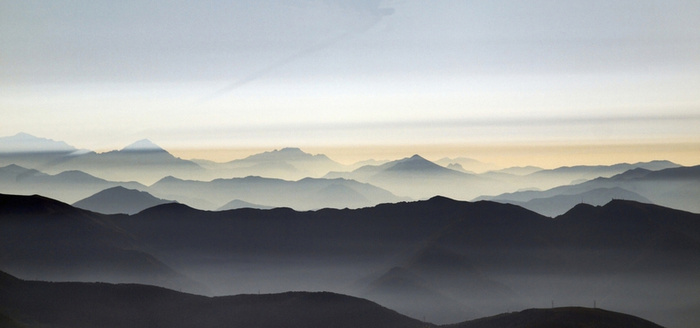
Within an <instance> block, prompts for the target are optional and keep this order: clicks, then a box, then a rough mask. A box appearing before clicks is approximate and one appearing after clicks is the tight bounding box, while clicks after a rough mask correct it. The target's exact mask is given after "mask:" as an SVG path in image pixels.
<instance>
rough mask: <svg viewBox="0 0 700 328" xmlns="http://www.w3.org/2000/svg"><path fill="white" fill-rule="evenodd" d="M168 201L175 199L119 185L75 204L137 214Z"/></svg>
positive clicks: (112, 211) (105, 210)
mask: <svg viewBox="0 0 700 328" xmlns="http://www.w3.org/2000/svg"><path fill="white" fill-rule="evenodd" d="M166 203H173V201H172V200H165V199H160V198H156V197H153V196H152V195H151V194H149V193H147V192H145V191H139V190H135V189H127V188H124V187H122V186H117V187H112V188H109V189H105V190H102V191H100V192H98V193H96V194H94V195H92V196H90V197H87V198H84V199H81V200H79V201H77V202H75V203H73V206H75V207H78V208H82V209H86V210H89V211H93V212H98V213H102V214H120V213H123V214H136V213H138V212H141V211H143V210H145V209H147V208H149V207H153V206H156V205H160V204H166Z"/></svg>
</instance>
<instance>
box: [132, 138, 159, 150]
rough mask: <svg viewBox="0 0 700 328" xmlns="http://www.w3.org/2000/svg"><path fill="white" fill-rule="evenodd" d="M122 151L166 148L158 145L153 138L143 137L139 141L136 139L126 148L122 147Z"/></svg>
mask: <svg viewBox="0 0 700 328" xmlns="http://www.w3.org/2000/svg"><path fill="white" fill-rule="evenodd" d="M122 151H147V152H154V151H165V149H163V148H161V147H160V146H158V145H156V144H155V143H153V142H152V141H151V140H148V139H141V140H139V141H136V142H134V143H132V144H130V145H128V146H126V147H124V148H122Z"/></svg>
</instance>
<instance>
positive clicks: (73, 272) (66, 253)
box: [0, 195, 204, 292]
mask: <svg viewBox="0 0 700 328" xmlns="http://www.w3.org/2000/svg"><path fill="white" fill-rule="evenodd" d="M110 219H111V218H110V217H108V216H104V215H101V214H97V213H93V212H88V211H84V210H81V209H77V208H74V207H71V206H70V205H68V204H64V203H61V202H57V201H55V200H52V199H48V198H44V197H41V196H11V195H0V269H2V270H6V271H8V272H12V273H15V274H18V275H21V276H25V277H32V278H38V279H49V280H86V281H96V280H99V281H112V282H142V283H150V284H158V285H162V286H170V287H173V288H175V287H182V288H188V289H191V290H197V291H200V292H201V291H204V289H202V288H201V286H198V285H197V284H195V283H194V282H193V281H191V280H189V279H187V278H186V277H184V276H182V275H180V274H178V273H177V272H175V271H174V270H172V269H171V268H170V267H168V266H167V265H165V264H163V263H162V262H161V261H159V260H158V259H156V258H155V257H153V256H152V255H150V254H148V253H146V252H144V251H143V250H141V248H142V247H140V245H139V241H137V240H135V239H134V238H133V236H131V235H129V234H128V233H127V232H126V231H124V230H122V229H120V228H119V227H117V226H116V225H114V224H113V223H112V222H111V220H110Z"/></svg>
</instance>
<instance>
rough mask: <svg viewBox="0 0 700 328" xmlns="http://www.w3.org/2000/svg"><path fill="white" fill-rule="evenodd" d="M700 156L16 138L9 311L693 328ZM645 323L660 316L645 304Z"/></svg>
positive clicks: (103, 318)
mask: <svg viewBox="0 0 700 328" xmlns="http://www.w3.org/2000/svg"><path fill="white" fill-rule="evenodd" d="M698 196H700V166H682V165H679V164H676V163H673V162H670V161H666V160H658V161H651V162H640V163H633V164H628V163H621V164H616V165H599V166H585V165H581V166H571V167H560V168H555V169H543V168H539V167H532V166H530V167H512V168H498V167H494V166H493V165H489V164H488V163H482V162H479V161H477V160H474V159H469V158H443V159H440V160H437V161H430V160H428V159H426V158H424V157H422V156H420V155H414V156H411V157H406V158H401V159H396V160H387V161H375V160H371V161H370V160H368V161H364V162H358V163H356V164H351V165H345V164H340V163H338V162H335V161H333V160H332V159H330V158H329V157H327V156H325V155H312V154H309V153H306V152H304V151H302V150H301V149H298V148H284V149H280V150H273V151H268V152H263V153H259V154H256V155H251V156H249V157H246V158H243V159H238V160H234V161H231V162H226V163H217V162H211V161H205V160H184V159H181V158H178V157H175V156H173V155H172V154H170V153H169V152H168V151H166V150H164V149H162V148H160V147H159V146H157V145H155V144H153V143H152V142H150V141H147V140H141V141H138V142H136V143H134V144H132V145H129V146H127V147H125V148H123V149H121V150H114V151H109V152H103V153H98V152H94V151H90V150H81V149H76V148H74V147H72V146H70V145H68V144H66V143H64V142H60V141H54V140H50V139H44V138H39V137H35V136H31V135H28V134H18V135H15V136H10V137H2V138H0V270H1V271H2V272H1V273H0V325H1V326H3V327H221V326H227V327H228V326H230V327H244V326H245V327H426V326H429V327H434V326H449V327H472V328H473V327H551V326H557V327H659V326H658V325H661V326H664V327H694V326H696V325H697V324H698V323H700V298H699V297H698V295H700V279H698V277H700V214H698V213H700V202H698V199H699V198H698ZM647 320H648V321H647Z"/></svg>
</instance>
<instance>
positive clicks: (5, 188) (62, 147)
mask: <svg viewBox="0 0 700 328" xmlns="http://www.w3.org/2000/svg"><path fill="white" fill-rule="evenodd" d="M438 163H442V165H439V164H438ZM0 165H5V166H0V180H1V181H2V185H0V192H5V193H14V194H41V195H45V196H48V197H52V198H56V199H59V200H62V201H65V202H68V203H75V202H77V201H81V200H83V199H85V198H88V197H91V196H93V195H95V194H97V193H98V192H101V191H105V190H106V189H109V188H114V187H117V186H121V187H124V188H127V189H131V190H138V191H144V192H148V193H149V194H150V195H151V196H153V197H154V198H157V199H163V200H167V201H177V202H180V203H184V204H187V205H189V206H192V207H195V208H199V209H205V210H217V209H226V208H236V207H255V208H270V207H290V208H294V209H297V210H310V209H320V208H324V207H331V208H345V207H348V208H360V207H366V206H374V205H377V204H380V203H386V202H397V201H402V200H411V199H428V198H430V197H433V196H435V195H443V196H447V197H451V198H454V199H461V200H471V199H476V200H479V199H491V200H496V201H501V202H509V203H513V204H518V205H522V206H524V207H526V208H529V209H532V210H534V211H537V212H538V213H540V214H544V215H550V216H553V215H559V214H563V213H564V212H566V211H567V210H569V209H571V208H572V207H573V206H574V205H576V204H578V203H581V202H583V203H589V204H593V205H602V204H605V203H607V202H608V201H610V200H612V199H629V200H636V201H641V202H652V203H658V204H662V205H666V206H670V207H674V208H678V209H683V210H689V211H694V212H698V211H699V210H700V209H699V208H698V205H697V202H696V201H695V195H697V194H698V190H697V188H696V186H697V185H698V184H697V183H695V181H696V180H698V179H699V178H700V176H699V175H698V172H696V171H697V170H693V169H688V170H690V171H688V172H686V173H682V174H685V175H684V178H683V179H685V183H684V181H680V180H678V179H676V178H674V176H675V174H676V173H673V172H675V171H673V170H672V169H683V168H682V167H680V166H679V165H677V164H674V163H672V162H668V161H652V162H644V163H636V164H624V163H623V164H616V165H610V166H573V167H561V168H556V169H542V168H537V167H532V166H530V167H513V168H506V169H500V170H492V171H486V172H483V170H484V169H486V168H493V167H494V166H493V165H489V164H484V163H481V162H478V161H476V160H472V159H468V158H455V159H450V158H443V159H440V160H438V161H437V162H431V161H429V160H427V159H425V158H423V157H421V156H420V155H414V156H411V157H407V158H403V159H398V160H394V161H385V162H376V161H375V162H372V161H364V162H360V163H356V164H353V165H347V166H346V165H343V164H340V163H337V162H335V161H333V160H331V159H329V158H328V157H327V156H325V155H322V154H318V155H312V154H309V153H305V152H303V151H302V150H300V149H298V148H283V149H281V150H274V151H269V152H264V153H260V154H255V155H251V156H249V157H247V158H244V159H240V160H234V161H231V162H228V163H215V162H210V161H203V160H194V161H187V160H183V159H179V158H177V157H175V156H173V155H171V154H170V153H168V152H167V151H165V150H164V149H162V148H160V147H159V146H157V145H155V144H153V143H152V142H150V141H148V140H141V141H137V142H135V143H134V144H132V145H129V146H127V147H124V148H123V149H121V150H115V151H110V152H105V153H96V152H92V151H88V150H79V149H76V148H75V147H72V146H70V145H68V144H66V143H65V142H60V141H54V140H50V139H43V138H37V137H33V136H31V135H27V134H18V135H16V136H12V137H4V138H0ZM443 165H444V166H443ZM467 167H468V168H470V169H472V170H470V169H467ZM667 170H671V171H667ZM473 171H479V172H481V173H478V174H477V173H472V172H473ZM657 171H659V172H661V171H663V172H666V173H659V174H658V175H656V176H654V175H651V176H649V177H646V176H645V175H646V173H649V172H657ZM627 172H629V173H627ZM645 172H646V173H645ZM651 179H653V182H648V181H651ZM642 180H644V181H647V182H644V181H642ZM147 183H150V185H147ZM652 186H653V188H652ZM552 187H554V188H552ZM543 188H550V189H547V190H546V191H542V189H543ZM112 192H114V191H112ZM493 195H498V196H493ZM115 197H116V198H111V197H107V199H111V200H115V201H116V202H121V203H122V204H124V205H122V206H121V207H123V208H120V209H116V208H115V209H108V208H109V206H113V205H109V204H103V205H99V204H95V207H89V208H91V209H94V210H97V211H100V208H104V210H103V211H107V212H109V213H116V212H115V211H118V212H122V213H135V212H137V211H140V210H142V209H144V208H145V206H143V205H138V204H136V205H133V206H129V205H128V203H129V202H130V200H129V198H128V196H126V195H122V196H120V195H115ZM121 198H124V199H121ZM135 198H139V197H135ZM99 199H100V197H94V198H92V201H93V202H97V201H99ZM134 201H135V200H134ZM234 201H236V202H242V203H241V204H250V205H240V206H239V205H236V204H235V202H234ZM231 202H234V203H233V204H232V205H230V204H229V203H231Z"/></svg>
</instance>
